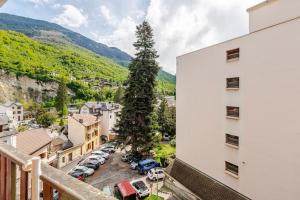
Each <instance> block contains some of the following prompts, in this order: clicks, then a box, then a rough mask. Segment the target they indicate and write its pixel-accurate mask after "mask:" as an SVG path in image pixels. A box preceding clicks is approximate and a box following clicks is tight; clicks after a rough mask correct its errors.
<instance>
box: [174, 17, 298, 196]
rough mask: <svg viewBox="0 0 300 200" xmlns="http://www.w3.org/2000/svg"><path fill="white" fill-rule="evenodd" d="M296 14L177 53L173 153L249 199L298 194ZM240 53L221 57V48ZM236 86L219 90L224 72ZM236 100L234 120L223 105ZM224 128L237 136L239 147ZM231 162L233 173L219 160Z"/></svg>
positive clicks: (223, 51)
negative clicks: (238, 35) (237, 108)
mask: <svg viewBox="0 0 300 200" xmlns="http://www.w3.org/2000/svg"><path fill="white" fill-rule="evenodd" d="M299 35H300V19H297V20H293V21H290V22H288V23H284V24H282V25H279V26H275V27H272V28H269V29H265V30H263V31H259V32H255V33H252V34H250V35H247V36H244V37H241V38H238V39H235V40H231V41H228V42H225V43H221V44H218V45H215V46H212V47H209V48H205V49H202V50H199V51H195V52H193V53H190V54H186V55H183V56H180V57H178V58H177V98H176V101H177V102H176V104H177V136H176V139H177V150H176V151H177V157H178V158H179V159H181V160H183V161H184V162H186V163H188V164H190V165H192V166H193V167H195V168H197V169H198V170H200V171H202V172H204V173H206V174H208V175H209V176H212V177H213V178H215V179H217V180H218V181H221V182H222V183H224V184H226V185H228V186H229V187H232V188H233V189H235V190H237V191H239V192H241V193H242V194H244V195H246V196H248V197H250V198H251V199H255V200H282V199H289V200H298V199H300V190H299V185H300V159H299V158H300V148H299V141H300V134H299V133H300V127H299V124H300V118H299V116H300V87H299V85H300V67H299V65H300V60H299V52H300V37H299ZM234 48H240V59H239V60H238V61H235V62H230V63H227V62H226V51H227V50H230V49H234ZM235 76H238V77H240V89H239V90H237V91H228V90H226V89H225V88H226V78H228V77H235ZM228 105H229V106H230V105H231V106H240V119H239V120H232V119H227V118H226V106H228ZM225 133H231V134H234V135H237V136H239V137H240V147H239V149H234V148H231V147H228V146H227V145H225ZM225 161H229V162H232V163H235V164H237V165H238V166H239V177H238V178H235V177H233V176H230V175H228V174H226V173H225V172H224V170H225V166H224V162H225Z"/></svg>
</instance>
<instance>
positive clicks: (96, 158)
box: [88, 155, 105, 165]
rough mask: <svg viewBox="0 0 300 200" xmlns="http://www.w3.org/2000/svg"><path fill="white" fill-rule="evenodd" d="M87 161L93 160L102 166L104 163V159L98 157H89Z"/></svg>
mask: <svg viewBox="0 0 300 200" xmlns="http://www.w3.org/2000/svg"><path fill="white" fill-rule="evenodd" d="M88 160H94V161H97V162H98V163H100V164H101V165H103V164H104V163H105V158H103V157H101V156H98V155H91V156H89V157H88Z"/></svg>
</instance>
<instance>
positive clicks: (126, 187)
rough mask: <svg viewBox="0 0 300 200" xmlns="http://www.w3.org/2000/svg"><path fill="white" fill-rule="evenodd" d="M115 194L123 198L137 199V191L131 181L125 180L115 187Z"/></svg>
mask: <svg viewBox="0 0 300 200" xmlns="http://www.w3.org/2000/svg"><path fill="white" fill-rule="evenodd" d="M114 193H115V196H116V197H117V198H118V199H121V200H136V199H137V193H136V191H135V189H134V187H133V186H132V185H131V184H130V182H129V181H127V180H124V181H121V182H120V183H118V184H116V185H115V187H114Z"/></svg>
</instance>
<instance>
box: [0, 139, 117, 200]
mask: <svg viewBox="0 0 300 200" xmlns="http://www.w3.org/2000/svg"><path fill="white" fill-rule="evenodd" d="M18 182H20V183H18ZM40 183H42V184H41V185H40ZM54 190H55V191H57V192H58V195H59V197H66V198H68V199H72V200H73V199H74V200H99V199H101V200H114V199H115V198H114V197H110V196H107V195H106V194H104V193H103V192H101V191H100V190H98V189H96V188H94V187H92V186H91V185H88V184H86V183H84V182H82V181H79V180H77V179H75V178H73V177H71V176H68V175H67V174H65V173H64V172H63V171H60V170H58V169H55V168H53V167H51V166H49V165H48V164H46V163H42V162H41V160H40V158H39V157H32V156H28V155H25V154H23V153H21V152H19V151H18V150H17V149H16V148H14V147H12V146H10V145H8V144H6V143H3V142H0V199H1V200H15V199H20V200H28V199H32V200H37V199H39V198H40V191H42V194H43V199H44V200H52V199H53V195H54Z"/></svg>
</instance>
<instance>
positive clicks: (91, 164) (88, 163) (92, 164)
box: [80, 160, 100, 170]
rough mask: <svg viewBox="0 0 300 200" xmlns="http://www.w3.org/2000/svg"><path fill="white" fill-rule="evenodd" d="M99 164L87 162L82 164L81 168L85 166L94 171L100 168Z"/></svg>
mask: <svg viewBox="0 0 300 200" xmlns="http://www.w3.org/2000/svg"><path fill="white" fill-rule="evenodd" d="M99 165H100V164H99V163H97V162H95V161H89V160H88V161H85V162H84V163H81V164H80V166H85V167H87V168H91V169H93V170H97V169H98V168H99Z"/></svg>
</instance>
